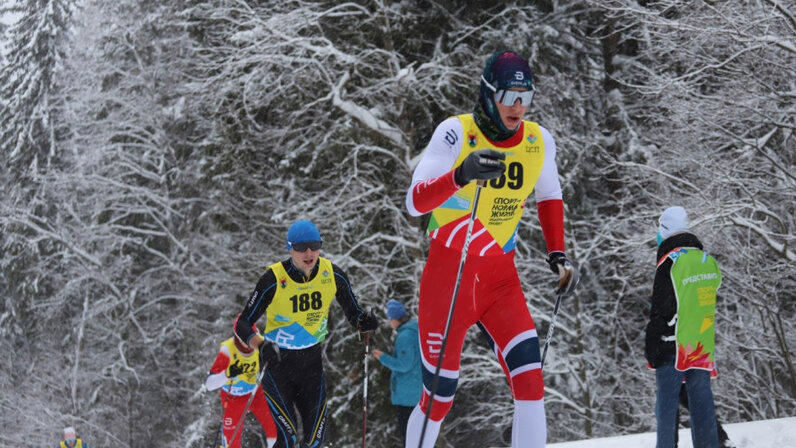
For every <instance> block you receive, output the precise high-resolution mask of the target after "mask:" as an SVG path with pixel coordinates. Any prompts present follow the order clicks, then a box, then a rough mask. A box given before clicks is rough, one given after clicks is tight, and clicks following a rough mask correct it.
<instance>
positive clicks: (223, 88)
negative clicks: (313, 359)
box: [0, 0, 796, 448]
mask: <svg viewBox="0 0 796 448" xmlns="http://www.w3.org/2000/svg"><path fill="white" fill-rule="evenodd" d="M0 18H2V19H3V20H2V21H0V166H2V168H0V185H1V187H2V195H1V196H0V243H1V244H0V263H1V264H0V269H2V273H1V274H0V351H2V356H3V361H4V362H3V363H2V364H0V391H1V392H0V444H2V445H3V446H18V447H37V448H39V447H45V446H56V444H57V443H58V440H59V438H60V436H61V430H62V429H63V428H64V427H65V426H74V427H75V428H76V429H77V431H78V435H79V436H81V437H82V438H83V439H84V440H85V441H86V442H88V443H89V444H90V445H91V446H92V448H96V447H124V448H133V447H149V446H164V447H165V446H168V447H180V448H191V447H209V446H213V443H215V442H214V441H215V440H216V437H217V434H218V431H219V427H220V420H221V418H220V416H221V404H220V402H219V398H218V394H217V392H207V391H205V390H203V388H202V385H203V382H204V379H205V376H206V374H207V371H208V369H209V368H210V365H211V364H212V362H213V360H214V358H215V355H216V353H217V351H218V344H219V343H220V342H221V341H223V340H224V339H226V338H228V337H230V336H231V331H232V322H233V319H234V317H235V315H236V314H237V313H239V312H240V311H241V310H242V309H243V305H244V302H245V300H246V298H247V297H248V296H249V295H250V294H251V292H252V290H253V288H254V286H255V284H256V282H257V280H258V279H259V277H260V276H261V275H262V273H263V272H264V267H265V266H268V265H270V264H271V263H274V262H276V261H279V260H282V259H285V258H287V253H286V251H285V249H284V248H285V234H286V231H287V227H288V226H289V224H290V223H291V222H293V221H294V220H296V219H310V220H312V221H313V222H314V223H315V224H317V226H318V228H319V229H320V231H321V234H322V236H323V239H324V245H323V249H322V253H321V255H322V256H324V257H327V258H329V259H331V260H332V261H333V262H334V263H336V264H338V265H339V266H341V267H342V268H343V269H344V270H345V271H346V273H347V274H348V276H349V277H350V279H351V282H352V286H353V289H354V291H355V292H356V294H357V296H358V299H359V300H360V302H361V304H362V305H363V306H364V307H366V308H367V309H372V310H374V311H375V312H376V313H377V314H378V315H380V316H382V319H384V314H383V309H384V304H385V303H386V301H387V300H389V299H390V298H393V297H394V298H398V299H400V300H403V301H406V302H407V303H408V304H409V308H410V310H411V311H414V310H416V306H417V289H418V283H419V279H420V274H421V272H422V269H423V265H424V261H425V255H426V251H427V249H428V238H427V236H426V234H425V225H426V224H427V217H426V218H425V219H423V217H421V218H419V219H418V218H413V217H410V216H409V214H408V213H407V211H406V208H405V205H404V200H405V195H406V190H407V188H408V186H409V183H410V180H411V175H412V172H413V169H414V167H415V165H416V163H417V161H418V160H419V158H420V156H421V155H422V152H423V149H424V147H425V144H426V142H427V141H428V140H429V138H430V136H431V133H432V132H433V130H434V128H435V127H436V125H437V124H438V123H439V122H441V121H442V120H444V119H445V118H447V117H448V116H451V115H455V114H459V113H466V112H470V111H471V110H472V108H473V106H474V104H475V101H476V98H477V92H478V82H479V75H480V71H481V69H482V68H483V64H484V62H485V61H486V60H487V58H488V57H489V55H491V54H492V53H493V52H494V51H496V50H501V49H512V50H514V51H517V52H518V53H520V54H522V55H523V56H524V57H526V58H527V59H528V60H529V62H530V65H531V69H532V70H533V71H534V76H535V84H536V89H537V94H536V96H535V98H534V102H533V104H532V105H531V107H530V110H529V113H528V115H527V116H526V119H529V120H532V121H537V122H539V123H540V124H542V125H543V126H545V127H546V128H547V129H549V130H550V131H551V132H552V134H553V136H554V137H555V139H556V143H557V146H558V156H557V162H558V167H559V172H560V176H561V183H562V187H563V189H564V203H565V214H566V228H567V235H566V239H567V255H568V257H569V258H570V259H571V260H573V262H575V263H576V264H577V265H578V266H579V267H580V271H581V283H580V285H579V288H578V290H577V292H576V293H575V294H574V295H573V296H571V297H568V298H567V299H566V300H565V301H564V302H563V303H562V305H561V310H560V312H559V314H558V316H557V317H556V327H555V337H554V339H553V341H552V343H551V346H550V351H549V353H548V356H547V361H546V363H545V366H544V367H545V371H544V377H545V382H546V405H547V418H548V441H549V442H560V441H566V440H578V439H587V438H594V437H605V436H610V435H617V434H629V433H638V432H645V431H650V430H654V427H655V418H654V402H655V398H654V391H655V378H654V374H653V373H651V372H650V371H648V370H647V368H646V361H645V359H644V328H645V325H646V320H647V318H648V310H649V294H650V291H651V287H652V276H653V273H654V269H655V250H656V244H655V232H656V230H657V219H658V217H659V216H660V213H661V212H662V211H663V210H664V209H665V208H666V207H668V206H671V205H682V206H684V207H685V208H686V209H687V210H688V211H689V215H690V218H691V221H692V229H693V231H694V232H695V233H696V234H697V235H698V236H699V238H700V239H701V240H702V241H703V243H705V246H706V249H707V250H708V251H709V252H710V253H711V254H712V255H713V256H714V257H716V259H717V260H718V262H719V265H720V266H721V267H722V271H723V278H724V280H723V284H722V287H721V289H720V290H719V300H718V305H717V319H716V327H717V338H718V339H717V355H716V360H717V365H718V371H719V376H718V378H717V379H716V380H714V381H713V390H714V393H715V397H716V398H715V399H716V405H717V413H718V416H719V418H720V419H721V421H722V422H727V423H733V422H744V421H751V420H761V419H770V418H781V417H789V416H794V415H796V367H795V363H794V357H796V312H795V311H796V300H794V298H795V297H796V293H794V291H796V273H795V271H794V265H795V264H796V249H794V244H795V243H796V236H795V235H796V216H795V215H796V214H795V213H794V211H795V210H796V205H794V204H796V177H795V176H796V135H795V134H794V130H795V129H796V3H795V2H794V1H793V0H748V1H739V0H727V1H722V0H692V1H688V0H661V1H652V0H650V1H647V0H607V1H603V0H572V1H567V0H540V1H521V0H516V1H504V2H501V1H498V2H496V1H483V0H476V1H468V2H464V1H455V0H396V1H392V0H369V1H365V0H353V1H339V0H282V1H268V0H262V1H252V0H181V1H173V0H159V1H153V0H5V1H3V2H2V5H0ZM532 202H533V199H531V200H529V206H528V207H526V211H525V214H524V216H523V218H522V223H521V225H520V233H519V236H520V241H519V242H518V247H517V254H516V262H517V267H518V269H519V272H520V278H521V279H522V280H523V287H524V290H525V293H526V297H527V302H528V306H529V308H530V310H531V314H532V315H533V316H534V319H535V321H536V325H537V327H538V329H539V333H540V335H545V334H546V332H547V328H548V326H549V323H550V319H551V314H552V310H553V305H554V301H555V297H554V295H553V289H554V286H555V281H556V277H555V276H554V275H553V274H551V273H550V271H549V268H548V266H547V264H546V263H545V262H544V258H545V256H546V254H547V253H546V248H545V243H544V240H543V238H542V236H541V231H540V226H539V222H538V219H537V216H536V207H535V205H534V204H533V203H532ZM383 322H384V325H383V326H382V328H381V329H380V330H379V331H378V332H377V333H375V334H374V336H373V337H372V338H371V340H370V342H371V347H372V348H379V349H381V350H384V351H387V352H389V351H390V349H391V347H392V341H393V338H394V334H393V332H392V330H391V329H390V328H389V327H388V326H387V325H386V320H384V321H383ZM261 325H262V323H261ZM363 353H364V340H362V339H360V338H359V337H358V334H357V332H356V331H355V330H354V329H353V328H352V327H351V325H349V323H348V322H347V321H346V320H345V317H344V315H343V312H342V310H341V308H340V307H339V305H337V304H333V305H332V309H331V315H330V335H329V337H328V338H327V340H326V341H325V342H324V359H325V363H326V375H327V394H328V398H329V407H330V411H329V420H328V424H329V431H328V436H327V444H326V446H328V447H350V446H358V445H359V444H360V443H361V442H360V441H361V438H362V418H363V415H362V413H363V403H362V396H363V385H364V381H363V379H364V377H363V375H364V366H363V365H364V359H363ZM389 376H390V375H389V371H388V370H387V369H385V368H383V367H381V366H380V365H379V364H378V362H376V361H375V360H374V359H371V360H370V367H369V370H368V378H367V381H368V416H367V445H368V446H369V447H374V448H378V447H392V446H397V440H398V439H397V435H396V433H395V428H394V423H393V420H394V418H393V410H392V408H391V405H390V396H389ZM249 418H250V420H249V421H248V423H247V424H246V430H245V434H244V438H245V440H244V446H246V447H259V446H264V445H263V440H264V436H262V435H261V434H262V430H261V429H260V427H259V425H258V424H257V422H256V420H254V418H253V417H249ZM511 418H512V405H511V396H510V392H509V388H508V386H507V384H506V381H505V379H504V377H503V372H502V370H501V368H500V366H499V364H498V362H497V360H496V359H495V357H494V355H493V354H492V352H491V351H490V350H489V348H488V346H487V345H486V344H485V343H484V341H483V340H482V339H481V336H480V335H479V334H478V332H477V331H475V330H473V331H472V332H471V334H469V335H468V340H467V342H466V345H465V349H464V353H463V356H462V368H461V379H460V381H459V389H458V392H457V394H456V401H455V402H454V405H453V409H452V411H451V413H450V414H449V416H448V418H447V419H446V420H445V423H444V424H443V426H442V433H441V436H440V440H439V442H438V446H439V447H476V446H478V447H482V446H495V445H503V446H505V445H506V440H507V439H506V433H507V430H509V428H510V425H511ZM509 432H510V431H509Z"/></svg>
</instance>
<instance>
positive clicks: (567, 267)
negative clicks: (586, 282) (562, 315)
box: [547, 252, 580, 296]
mask: <svg viewBox="0 0 796 448" xmlns="http://www.w3.org/2000/svg"><path fill="white" fill-rule="evenodd" d="M547 264H548V265H550V270H551V271H553V273H554V274H558V287H556V294H563V295H565V296H568V295H570V294H572V292H573V291H574V290H575V287H576V286H578V281H579V280H580V276H579V274H578V268H577V267H576V266H575V265H574V264H572V263H570V261H569V260H567V256H566V255H564V252H551V253H550V254H549V255H548V256H547Z"/></svg>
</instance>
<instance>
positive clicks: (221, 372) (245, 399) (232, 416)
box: [205, 319, 276, 448]
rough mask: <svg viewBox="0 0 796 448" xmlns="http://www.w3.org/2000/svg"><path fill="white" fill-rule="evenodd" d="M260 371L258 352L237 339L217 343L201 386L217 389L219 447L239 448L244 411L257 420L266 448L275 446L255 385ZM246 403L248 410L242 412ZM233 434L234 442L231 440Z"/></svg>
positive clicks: (265, 407)
mask: <svg viewBox="0 0 796 448" xmlns="http://www.w3.org/2000/svg"><path fill="white" fill-rule="evenodd" d="M236 321H237V319H236ZM252 331H253V332H255V333H257V332H258V330H257V327H256V326H254V327H253V328H252ZM262 368H263V366H262V365H260V352H259V351H258V350H256V349H252V348H251V347H249V346H248V345H246V344H245V343H244V342H243V341H242V340H241V339H240V338H238V337H237V336H233V337H231V338H229V339H227V340H225V341H224V342H222V343H221V348H220V349H219V351H218V355H217V356H216V360H215V361H214V362H213V366H212V367H210V373H209V374H208V375H207V379H206V380H205V387H206V388H207V390H216V389H219V388H220V389H221V392H220V395H221V405H222V406H223V407H224V415H223V416H222V417H221V418H222V419H223V421H222V432H223V439H222V442H221V444H222V445H223V446H224V447H226V448H239V447H240V440H241V434H243V424H244V422H245V420H246V415H245V414H244V412H248V411H251V413H252V414H254V416H255V417H257V420H259V421H260V425H262V427H263V430H264V431H265V437H266V442H267V444H268V448H271V447H273V446H274V444H275V443H276V425H275V424H274V419H273V418H272V417H271V413H270V412H269V411H268V403H266V401H265V395H263V394H262V392H260V391H259V385H258V384H257V374H258V372H260V369H262ZM252 394H254V395H252ZM250 398H251V402H250V400H249V399H250ZM247 404H248V406H249V408H248V410H246V405H247ZM236 431H237V432H236ZM233 435H234V437H235V438H234V440H232V437H233Z"/></svg>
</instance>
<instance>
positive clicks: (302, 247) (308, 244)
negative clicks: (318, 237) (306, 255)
mask: <svg viewBox="0 0 796 448" xmlns="http://www.w3.org/2000/svg"><path fill="white" fill-rule="evenodd" d="M322 244H323V241H302V242H300V243H290V247H291V248H292V249H293V250H295V251H296V252H306V251H307V249H309V250H312V251H315V250H320V249H321V245H322Z"/></svg>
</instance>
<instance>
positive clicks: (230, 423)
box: [221, 387, 276, 448]
mask: <svg viewBox="0 0 796 448" xmlns="http://www.w3.org/2000/svg"><path fill="white" fill-rule="evenodd" d="M248 401H249V395H230V394H228V393H227V392H226V391H224V390H221V404H222V405H223V406H224V416H223V419H224V420H223V426H222V428H223V431H224V441H226V444H225V445H224V446H226V447H227V448H240V439H241V434H243V424H244V420H245V418H246V416H245V415H243V409H244V408H245V407H246V403H247V402H248ZM249 412H251V413H252V414H254V416H255V417H257V420H259V421H260V425H262V427H263V430H265V435H266V437H267V438H276V424H275V423H274V419H273V418H272V417H271V413H270V412H269V411H268V402H267V401H266V400H265V395H264V394H263V391H262V389H260V388H259V387H258V388H257V390H255V391H254V399H253V400H252V404H251V405H250V406H249ZM238 422H240V428H238V433H237V434H236V435H235V440H232V441H230V438H231V437H232V433H234V432H235V428H236V427H237V426H238ZM222 442H223V441H222Z"/></svg>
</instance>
